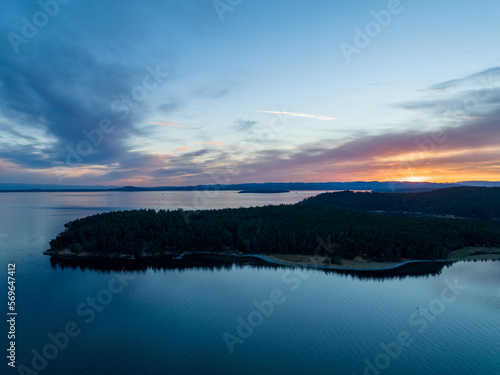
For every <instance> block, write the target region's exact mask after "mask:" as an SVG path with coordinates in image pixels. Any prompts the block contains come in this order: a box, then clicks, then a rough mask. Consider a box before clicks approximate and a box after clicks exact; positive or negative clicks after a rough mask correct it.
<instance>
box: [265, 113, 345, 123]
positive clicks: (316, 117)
mask: <svg viewBox="0 0 500 375" xmlns="http://www.w3.org/2000/svg"><path fill="white" fill-rule="evenodd" d="M259 112H264V113H273V114H278V115H286V116H293V117H308V118H313V119H316V120H322V121H329V120H337V119H336V118H335V117H326V116H318V115H308V114H306V113H296V112H281V111H259Z"/></svg>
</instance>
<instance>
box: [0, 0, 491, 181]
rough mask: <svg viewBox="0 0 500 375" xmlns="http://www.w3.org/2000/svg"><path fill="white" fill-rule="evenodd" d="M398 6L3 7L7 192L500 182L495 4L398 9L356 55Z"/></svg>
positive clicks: (188, 2)
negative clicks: (28, 187)
mask: <svg viewBox="0 0 500 375" xmlns="http://www.w3.org/2000/svg"><path fill="white" fill-rule="evenodd" d="M386 6H387V4H386V2H378V1H375V2H373V1H360V2H356V4H352V3H350V2H347V1H346V2H331V1H326V0H324V1H323V0H321V1H318V2H316V3H315V6H314V7H311V6H310V5H307V4H306V3H300V2H297V3H290V2H285V1H282V0H279V1H276V2H266V1H264V0H255V1H253V2H243V3H242V4H241V5H240V6H238V7H235V8H234V10H233V11H232V12H228V13H226V14H225V15H224V22H221V20H220V17H219V15H218V13H217V12H216V11H215V9H214V7H213V2H212V1H204V0H201V1H200V0H185V1H167V2H157V1H152V0H151V1H144V2H140V3H139V2H134V1H117V0H109V1H106V2H105V4H104V3H103V2H99V1H97V0H91V1H85V2H76V1H71V2H68V3H67V4H65V5H61V4H60V5H59V6H58V8H57V12H55V11H54V12H53V13H54V14H53V15H52V16H50V17H48V18H47V22H46V24H44V25H40V22H39V21H40V20H34V19H33V17H34V15H35V14H37V12H40V11H43V9H42V8H41V6H40V5H39V4H38V3H37V2H15V1H8V2H7V3H6V5H5V6H4V7H3V9H2V12H0V35H1V37H0V66H1V69H0V181H1V182H19V183H47V184H58V183H63V184H66V185H69V184H78V185H82V184H89V185H95V184H109V185H125V184H127V185H130V184H133V185H142V186H146V185H147V186H152V185H186V184H210V183H218V182H219V181H218V180H217V179H220V176H228V175H230V181H226V182H227V183H239V182H266V181H276V182H278V181H353V180H413V181H460V180H497V181H498V180H500V162H499V157H498V155H499V154H500V153H499V152H500V132H499V131H498V129H499V125H500V124H499V123H500V111H499V110H498V108H500V60H499V52H498V50H497V49H495V48H492V46H494V45H496V44H497V40H496V39H497V35H498V31H499V30H498V22H497V17H496V15H497V14H498V13H499V11H500V4H499V3H498V2H497V1H492V0H485V1H484V3H482V6H481V7H478V6H477V4H476V3H473V2H461V3H456V2H443V3H439V4H436V3H435V2H431V1H430V0H424V1H421V2H403V1H402V2H401V6H402V8H403V10H402V11H401V12H400V13H399V14H398V15H397V17H394V18H393V20H392V21H391V23H390V24H389V25H388V26H387V27H385V28H384V29H383V30H382V31H381V32H380V33H379V35H377V36H376V37H375V38H373V40H371V41H370V43H368V44H367V45H366V46H365V47H363V49H362V51H361V52H360V53H359V54H356V55H353V58H352V62H351V63H348V62H346V60H345V58H344V56H343V53H342V51H341V49H340V48H338V46H339V45H340V44H341V43H343V42H346V43H350V44H353V43H354V42H353V38H354V36H355V35H354V33H353V30H354V28H356V27H361V28H362V27H363V25H364V24H365V23H366V22H367V20H368V19H369V17H370V14H371V13H370V12H371V11H372V10H376V11H378V10H380V9H384V7H386ZM367 17H368V18H367ZM290 20H294V22H292V23H291V22H290ZM423 20H425V22H423ZM292 24H293V26H292ZM37 25H38V26H37ZM14 34H15V35H17V36H18V37H19V38H17V37H13V35H14ZM9 35H10V36H9ZM16 38H17V39H16ZM228 171H232V172H231V173H229V172H228ZM234 171H237V173H236V172H234Z"/></svg>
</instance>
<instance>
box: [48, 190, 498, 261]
mask: <svg viewBox="0 0 500 375" xmlns="http://www.w3.org/2000/svg"><path fill="white" fill-rule="evenodd" d="M445 190H446V191H441V192H439V191H436V192H435V194H430V193H415V194H411V195H410V194H408V195H406V196H407V197H408V199H407V200H405V202H406V203H405V204H407V205H409V206H410V207H419V209H424V208H425V212H427V213H429V214H431V213H436V214H439V215H441V214H442V209H443V208H444V207H448V208H449V209H452V208H453V209H454V210H458V211H454V210H452V212H453V213H459V214H460V215H464V214H468V217H469V218H464V219H462V220H458V219H450V218H438V217H432V218H429V217H412V216H399V215H394V214H384V213H372V212H364V211H360V210H353V209H347V208H341V207H337V206H333V205H332V204H333V203H337V202H339V201H344V200H343V199H341V198H342V197H345V196H348V197H349V199H348V200H347V201H348V202H350V203H349V204H350V205H354V203H353V202H356V201H357V198H356V197H361V198H360V201H363V200H364V199H366V196H367V195H364V193H351V192H338V193H326V194H320V195H318V196H316V197H314V198H310V199H306V200H304V201H302V202H300V203H298V204H295V205H279V206H264V207H251V208H238V209H220V210H201V211H183V210H181V209H179V210H173V211H172V210H159V211H155V210H151V209H150V210H145V209H144V210H132V211H116V212H109V213H102V214H98V215H93V216H88V217H85V218H82V219H78V220H74V221H71V222H69V223H67V224H65V228H66V229H65V230H64V231H63V232H62V233H60V234H59V235H58V236H57V237H56V238H55V239H54V240H52V241H51V242H50V249H49V250H47V251H46V252H45V253H46V254H48V255H51V256H54V257H59V258H77V259H78V258H80V259H85V258H93V257H97V258H127V257H129V258H134V259H137V258H154V257H170V258H172V259H179V260H181V259H182V258H183V257H184V256H186V255H189V254H196V253H211V254H223V255H229V256H235V257H238V256H244V255H252V256H261V257H265V258H266V259H268V260H269V259H274V260H275V261H278V260H280V261H285V262H288V263H294V262H295V263H299V264H307V263H310V264H311V265H318V264H320V265H324V266H332V265H347V266H348V265H350V264H351V266H352V262H357V263H356V264H360V263H367V262H368V263H373V262H376V263H385V264H387V266H393V265H391V264H388V263H387V262H392V263H393V264H395V263H394V262H396V263H399V262H405V261H409V260H437V259H450V256H452V255H453V254H456V252H457V251H463V249H474V250H473V251H471V252H468V253H466V255H467V256H470V255H476V256H480V255H481V256H482V255H484V256H489V257H499V254H500V253H499V251H498V248H499V247H500V224H499V223H498V222H495V221H494V220H489V219H491V218H488V217H486V216H488V215H490V214H494V215H496V213H497V210H499V203H498V202H499V195H500V188H462V187H460V188H450V189H445ZM384 195H385V196H384V198H382V199H385V200H388V201H387V203H388V204H389V203H390V202H392V203H393V205H389V206H388V207H390V208H391V209H392V208H393V207H399V206H398V204H401V203H400V202H399V201H398V200H399V199H401V198H399V197H398V195H396V194H391V193H385V194H384ZM478 197H482V199H478ZM483 198H484V199H483ZM475 199H476V200H475ZM468 201H472V202H473V205H470V204H469V202H468ZM394 202H396V203H394ZM398 202H399V203H398ZM418 202H420V203H418ZM422 202H425V205H423V204H422ZM368 203H370V202H364V203H363V206H364V205H365V204H366V207H365V208H368V209H371V208H373V207H372V206H371V205H370V204H368ZM470 207H476V211H468V210H469V209H470ZM487 208H488V210H487ZM485 215H486V216H485ZM487 219H488V220H487ZM452 258H453V256H452Z"/></svg>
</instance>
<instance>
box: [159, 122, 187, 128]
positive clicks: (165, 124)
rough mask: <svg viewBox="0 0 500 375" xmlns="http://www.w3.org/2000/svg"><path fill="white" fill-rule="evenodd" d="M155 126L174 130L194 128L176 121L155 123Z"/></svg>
mask: <svg viewBox="0 0 500 375" xmlns="http://www.w3.org/2000/svg"><path fill="white" fill-rule="evenodd" d="M152 124H153V125H162V126H170V127H173V128H192V127H191V126H186V125H181V124H179V123H177V122H175V121H154V122H152Z"/></svg>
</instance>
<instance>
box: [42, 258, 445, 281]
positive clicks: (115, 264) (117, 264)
mask: <svg viewBox="0 0 500 375" xmlns="http://www.w3.org/2000/svg"><path fill="white" fill-rule="evenodd" d="M50 264H51V266H52V268H54V269H58V268H60V269H65V268H70V269H74V270H76V269H80V270H93V271H101V272H112V271H147V270H149V269H151V270H155V271H158V270H164V271H167V270H178V271H182V270H186V269H194V270H209V271H216V270H230V269H232V268H233V267H236V268H241V267H243V266H252V267H254V268H257V269H274V270H277V269H287V268H290V267H284V266H281V265H276V264H273V263H269V262H266V261H264V260H261V259H258V258H254V257H243V258H234V257H230V256H224V255H215V254H214V255H206V254H189V255H186V256H184V257H183V259H173V258H172V257H168V256H166V257H158V258H154V259H148V258H138V259H121V258H120V259H64V258H54V257H51V258H50ZM451 264H453V262H418V263H411V264H406V265H403V266H401V267H399V268H396V269H390V270H363V271H359V270H356V271H353V270H327V269H321V270H318V269H316V271H317V272H323V273H325V274H339V275H350V276H352V277H353V278H358V279H378V280H385V279H393V278H399V279H404V278H406V277H429V276H436V275H439V274H440V273H441V272H442V270H443V268H444V267H449V266H450V265H451ZM292 268H293V267H292Z"/></svg>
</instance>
